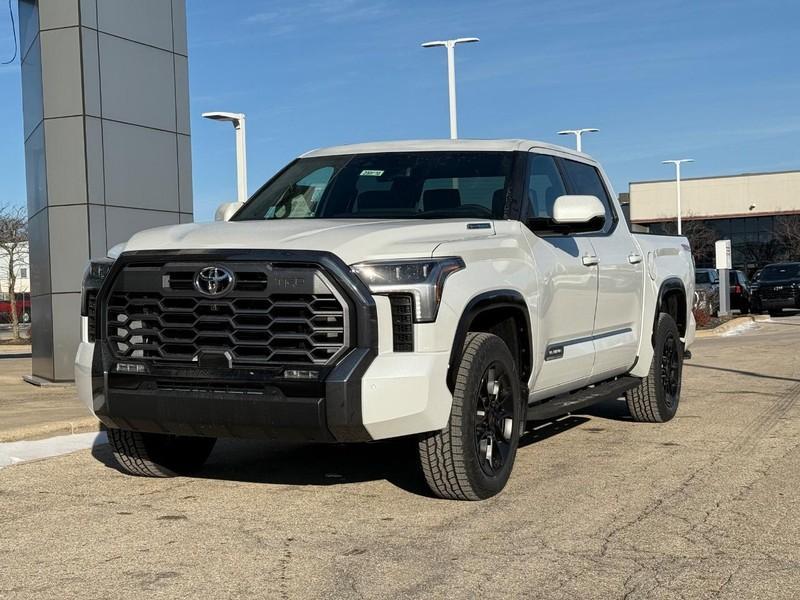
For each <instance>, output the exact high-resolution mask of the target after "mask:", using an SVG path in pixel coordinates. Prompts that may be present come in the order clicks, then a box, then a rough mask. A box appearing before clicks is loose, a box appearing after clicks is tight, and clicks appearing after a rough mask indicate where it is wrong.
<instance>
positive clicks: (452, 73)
mask: <svg viewBox="0 0 800 600" xmlns="http://www.w3.org/2000/svg"><path fill="white" fill-rule="evenodd" d="M455 55H456V45H455V43H454V42H452V41H448V42H447V88H448V95H449V98H450V139H451V140H455V139H458V114H457V109H456V56H455Z"/></svg>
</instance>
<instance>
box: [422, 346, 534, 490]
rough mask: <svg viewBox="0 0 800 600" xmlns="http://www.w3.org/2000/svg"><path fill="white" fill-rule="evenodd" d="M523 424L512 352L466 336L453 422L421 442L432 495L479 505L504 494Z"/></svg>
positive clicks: (457, 376)
mask: <svg viewBox="0 0 800 600" xmlns="http://www.w3.org/2000/svg"><path fill="white" fill-rule="evenodd" d="M523 423H524V414H523V406H522V401H521V398H520V382H519V374H518V371H517V367H516V364H515V362H514V359H513V358H512V356H511V352H510V351H509V349H508V346H506V344H505V342H503V340H502V339H501V338H499V337H498V336H496V335H492V334H489V333H470V334H468V335H467V339H466V342H465V343H464V352H463V355H462V357H461V362H460V364H459V366H458V372H457V375H456V382H455V389H454V391H453V407H452V410H451V412H450V420H449V421H448V423H447V425H446V426H445V428H444V429H442V430H441V431H436V432H432V433H427V434H423V435H422V436H420V439H419V458H420V462H421V464H422V470H423V473H424V474H425V480H426V481H427V483H428V486H430V488H431V490H432V491H433V493H434V494H436V495H437V496H439V497H441V498H450V499H454V500H481V499H484V498H489V497H491V496H494V495H495V494H497V493H498V492H500V491H501V490H502V489H503V487H505V485H506V482H507V481H508V478H509V476H510V475H511V469H512V467H513V465H514V458H515V457H516V453H517V446H518V445H519V437H520V430H521V429H522V424H523Z"/></svg>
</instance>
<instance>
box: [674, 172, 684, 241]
mask: <svg viewBox="0 0 800 600" xmlns="http://www.w3.org/2000/svg"><path fill="white" fill-rule="evenodd" d="M675 184H676V186H677V191H678V196H677V199H678V235H683V230H682V228H681V163H680V162H676V163H675Z"/></svg>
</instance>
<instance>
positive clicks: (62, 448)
mask: <svg viewBox="0 0 800 600" xmlns="http://www.w3.org/2000/svg"><path fill="white" fill-rule="evenodd" d="M107 443H108V439H107V437H106V434H105V432H102V433H96V432H95V433H78V434H75V435H61V436H58V437H52V438H48V439H46V440H35V441H29V442H25V441H23V442H5V443H0V469H2V468H3V467H8V466H10V465H16V464H19V463H24V462H30V461H32V460H41V459H43V458H51V457H53V456H61V455H62V454H69V453H70V452H76V451H78V450H86V449H88V448H92V447H93V446H100V445H102V444H107Z"/></svg>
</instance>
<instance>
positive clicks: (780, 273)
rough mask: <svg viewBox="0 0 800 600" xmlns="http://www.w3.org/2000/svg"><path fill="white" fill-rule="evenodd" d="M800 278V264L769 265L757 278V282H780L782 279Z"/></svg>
mask: <svg viewBox="0 0 800 600" xmlns="http://www.w3.org/2000/svg"><path fill="white" fill-rule="evenodd" d="M798 277H800V263H792V264H787V265H771V266H769V267H764V270H763V271H761V275H760V276H759V278H758V280H759V281H762V282H763V281H782V280H784V279H795V278H798Z"/></svg>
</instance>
